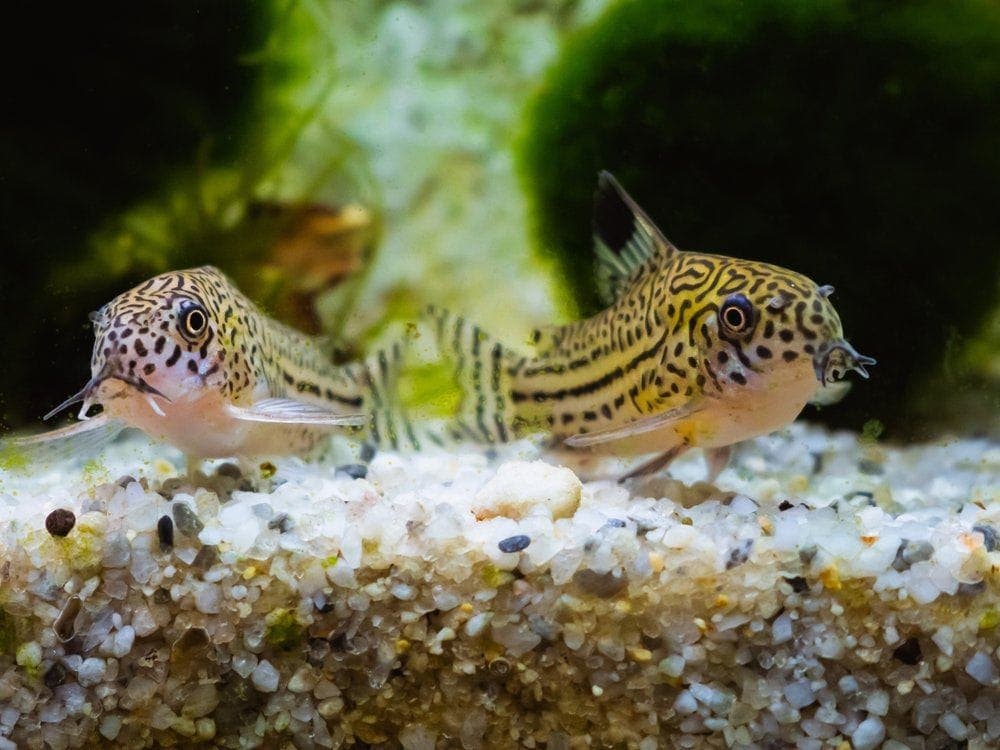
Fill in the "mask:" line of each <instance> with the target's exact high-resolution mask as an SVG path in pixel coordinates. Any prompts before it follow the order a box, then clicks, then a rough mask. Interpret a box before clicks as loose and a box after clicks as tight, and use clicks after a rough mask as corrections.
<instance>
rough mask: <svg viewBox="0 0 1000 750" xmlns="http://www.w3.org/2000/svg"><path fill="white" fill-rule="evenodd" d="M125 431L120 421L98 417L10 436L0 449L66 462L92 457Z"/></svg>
mask: <svg viewBox="0 0 1000 750" xmlns="http://www.w3.org/2000/svg"><path fill="white" fill-rule="evenodd" d="M123 429H125V425H124V424H123V423H122V422H120V421H118V420H117V419H111V418H110V417H108V416H106V415H104V414H98V415H97V416H96V417H91V418H90V419H82V420H80V421H79V422H74V423H73V424H70V425H67V426H66V427H60V428H59V429H57V430H49V431H48V432H42V433H39V434H37V435H26V436H18V437H8V438H3V439H2V440H0V449H2V450H3V451H4V452H7V451H11V452H13V453H14V454H15V455H16V454H21V455H23V456H24V457H25V458H26V459H39V458H41V459H52V460H56V459H65V458H70V457H73V456H80V455H84V456H85V455H93V454H94V453H96V452H97V451H99V450H100V449H101V448H103V447H104V446H105V445H106V444H108V443H110V442H111V441H112V440H114V438H115V437H116V436H117V435H118V433H120V432H121V431H122V430H123Z"/></svg>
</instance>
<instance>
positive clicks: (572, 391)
mask: <svg viewBox="0 0 1000 750" xmlns="http://www.w3.org/2000/svg"><path fill="white" fill-rule="evenodd" d="M665 341H666V334H664V335H663V336H661V337H660V339H659V340H658V341H657V342H656V343H655V344H653V346H651V347H650V348H649V349H646V350H645V351H643V352H640V353H639V354H637V355H636V356H635V357H633V358H632V360H631V361H629V362H628V364H626V365H625V367H624V368H623V367H616V368H615V369H614V370H612V371H611V372H608V373H605V374H604V375H602V376H601V377H600V378H597V379H596V380H591V381H588V382H586V383H581V384H580V385H577V386H574V387H572V388H560V389H559V390H558V391H533V392H531V393H525V392H524V391H514V392H513V394H512V395H513V398H514V400H515V401H524V400H526V399H528V398H531V399H533V400H534V401H536V402H544V401H562V400H563V399H565V398H567V397H576V396H582V395H585V394H588V393H593V392H594V391H597V390H600V389H601V388H604V387H606V386H607V385H609V384H611V383H613V382H614V381H616V380H618V379H620V378H623V377H625V375H626V374H627V373H629V372H631V371H632V370H634V369H635V368H636V367H638V366H639V365H640V364H641V363H642V362H644V361H646V360H648V359H651V358H653V357H655V356H656V354H657V352H659V350H660V349H661V348H663V344H664V342H665Z"/></svg>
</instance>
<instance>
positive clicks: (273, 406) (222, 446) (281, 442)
mask: <svg viewBox="0 0 1000 750" xmlns="http://www.w3.org/2000/svg"><path fill="white" fill-rule="evenodd" d="M90 317H91V321H92V323H93V326H94V335H95V341H94V349H93V355H92V358H91V378H90V380H89V381H88V382H87V384H86V385H85V386H84V387H83V389H81V390H80V392H79V393H77V394H75V395H74V396H72V397H70V398H69V399H67V400H66V401H65V402H63V403H62V404H60V405H59V406H58V407H56V408H55V409H53V410H52V411H51V412H50V413H49V414H48V415H46V419H47V418H49V417H51V416H52V415H53V414H56V413H57V412H59V411H62V410H63V409H65V408H67V407H69V406H71V405H72V404H74V403H77V402H82V407H81V409H80V412H79V418H80V420H81V421H79V422H77V423H74V424H72V425H70V426H69V427H65V428H62V429H59V430H54V431H51V432H47V433H42V434H40V435H35V436H31V437H28V438H20V439H17V440H16V442H15V444H20V445H22V446H25V445H32V444H45V443H52V442H56V441H60V442H61V441H66V440H70V441H78V440H82V439H83V438H86V441H96V442H104V441H106V440H108V439H110V438H111V437H113V436H114V435H115V434H117V432H119V431H120V430H121V429H123V428H125V427H134V428H138V429H140V430H142V431H143V432H145V433H147V434H148V435H149V436H151V437H152V438H154V439H157V440H163V441H165V442H168V443H170V444H172V445H174V446H175V447H177V448H179V449H180V450H181V451H183V452H184V453H185V454H186V455H187V456H188V457H189V458H191V459H201V458H217V457H230V456H257V455H283V454H291V453H303V452H307V451H309V450H311V449H312V448H313V447H315V446H316V445H317V444H318V442H319V441H320V440H322V439H323V438H324V437H326V436H327V435H329V434H330V431H331V430H332V429H334V428H351V429H353V430H355V431H357V432H359V433H361V434H364V435H366V436H368V437H372V438H374V439H375V440H376V442H381V443H386V444H392V443H394V442H395V438H396V436H397V434H399V433H397V429H398V430H403V429H404V426H403V425H401V424H400V423H398V422H395V421H393V417H391V416H390V415H389V413H388V412H389V410H388V409H387V408H385V409H383V408H382V406H383V404H384V403H385V402H384V401H383V398H387V397H388V394H389V393H391V391H392V389H393V387H392V383H391V381H392V378H393V376H394V358H396V357H397V356H398V352H397V351H396V350H395V349H394V350H392V351H390V352H385V351H383V352H380V353H378V354H377V355H375V356H373V357H372V358H370V359H369V360H366V361H364V362H356V363H350V364H347V365H342V366H337V365H334V364H333V362H332V361H331V360H330V358H329V357H328V355H327V352H326V351H325V350H324V347H323V345H322V342H321V341H320V340H319V339H316V338H312V337H309V336H305V335H303V334H301V333H299V332H298V331H295V330H293V329H291V328H288V327H287V326H284V325H282V324H281V323H278V322H277V321H275V320H273V319H271V318H269V317H268V316H267V315H265V314H264V313H263V312H262V311H261V310H260V309H259V308H257V306H256V305H254V304H253V303H252V302H251V301H250V300H249V299H248V298H247V297H245V296H244V295H243V294H242V293H240V291H239V290H238V289H237V288H236V287H235V286H234V285H233V284H232V283H231V282H230V281H229V279H227V278H226V277H225V276H224V275H223V274H222V273H221V272H220V271H219V270H218V269H216V268H213V267H211V266H204V267H201V268H192V269H188V270H182V271H173V272H170V273H164V274H160V275H159V276H155V277H153V278H151V279H149V280H148V281H146V282H144V283H142V284H140V285H139V286H137V287H135V288H134V289H130V290H129V291H127V292H125V293H123V294H121V295H119V296H118V297H116V298H115V299H113V300H112V301H111V302H109V303H108V304H106V305H105V306H104V307H102V308H101V309H100V310H98V311H96V312H94V313H91V316H90ZM96 405H100V406H101V407H102V411H101V412H100V414H98V415H96V416H93V417H88V414H89V412H90V411H91V409H92V408H93V407H95V406H96ZM86 441H84V442H86Z"/></svg>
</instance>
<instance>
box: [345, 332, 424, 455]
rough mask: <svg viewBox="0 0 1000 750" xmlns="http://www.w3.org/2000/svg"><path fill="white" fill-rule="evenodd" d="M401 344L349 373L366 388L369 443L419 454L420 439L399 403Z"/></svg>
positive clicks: (385, 350)
mask: <svg viewBox="0 0 1000 750" xmlns="http://www.w3.org/2000/svg"><path fill="white" fill-rule="evenodd" d="M405 359H406V358H405V351H404V346H403V343H402V342H400V341H395V342H393V343H392V344H390V345H389V346H386V347H384V348H382V349H379V350H378V351H376V352H375V353H374V354H372V355H370V356H369V357H367V358H366V359H365V360H364V361H363V362H361V363H358V364H357V365H348V367H353V368H355V372H354V373H353V374H354V376H355V377H356V379H358V380H359V381H361V382H363V383H364V384H365V386H366V390H367V394H366V396H367V397H366V399H365V400H366V402H367V403H368V406H369V409H368V411H369V424H368V433H369V438H370V439H371V441H372V442H373V443H374V444H375V445H377V446H379V447H382V448H391V449H392V450H420V448H421V446H422V443H423V439H422V438H423V436H422V435H421V434H420V431H418V430H417V429H416V428H415V427H414V424H413V421H412V419H411V417H410V414H409V412H408V410H407V409H406V408H405V407H404V406H403V405H402V403H401V401H400V399H399V392H400V389H399V380H400V375H401V373H402V372H403V367H404V362H405Z"/></svg>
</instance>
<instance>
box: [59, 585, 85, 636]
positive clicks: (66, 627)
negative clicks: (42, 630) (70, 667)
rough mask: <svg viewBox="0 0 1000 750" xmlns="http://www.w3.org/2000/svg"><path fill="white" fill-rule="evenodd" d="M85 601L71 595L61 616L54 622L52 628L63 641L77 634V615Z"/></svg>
mask: <svg viewBox="0 0 1000 750" xmlns="http://www.w3.org/2000/svg"><path fill="white" fill-rule="evenodd" d="M82 606H83V602H82V600H81V599H80V597H78V596H75V595H74V596H71V597H70V598H69V599H67V600H66V604H65V605H64V606H63V608H62V611H61V612H60V613H59V616H58V617H56V620H55V622H53V623H52V630H53V631H55V634H56V637H57V638H59V640H60V641H62V642H63V643H67V642H68V641H70V640H71V639H72V638H73V636H74V635H76V616H77V615H78V614H80V609H81V608H82Z"/></svg>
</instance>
